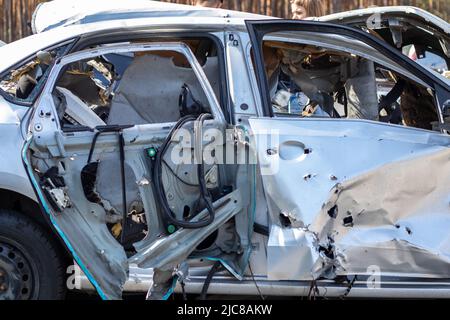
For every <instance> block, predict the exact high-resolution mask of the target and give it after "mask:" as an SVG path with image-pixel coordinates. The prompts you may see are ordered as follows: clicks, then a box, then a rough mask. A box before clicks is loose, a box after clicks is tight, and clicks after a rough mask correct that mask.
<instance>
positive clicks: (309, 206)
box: [250, 119, 450, 280]
mask: <svg viewBox="0 0 450 320" xmlns="http://www.w3.org/2000/svg"><path fill="white" fill-rule="evenodd" d="M250 123H251V126H252V129H253V130H256V131H258V130H261V129H262V128H267V127H270V128H271V129H273V130H277V131H278V132H279V133H280V141H279V142H278V143H277V144H275V145H272V146H270V147H271V148H273V149H275V150H278V152H277V154H276V155H273V156H271V155H267V152H266V150H265V149H261V150H258V154H259V157H263V158H264V161H262V162H263V163H267V166H272V167H275V164H274V163H275V162H279V163H277V164H276V169H277V170H278V171H277V172H276V173H275V174H267V175H265V176H263V180H264V184H265V189H266V194H267V197H268V201H269V204H270V206H269V208H270V212H271V218H272V221H274V226H273V227H272V230H271V235H270V238H269V244H268V256H269V257H268V268H269V270H268V276H269V278H270V279H274V280H288V279H292V278H295V279H297V280H306V279H317V278H319V277H322V276H325V277H327V278H334V277H336V276H337V275H344V274H365V273H368V272H369V270H370V268H369V267H371V266H373V265H375V266H378V268H379V269H380V272H381V274H382V275H384V276H405V275H408V276H411V277H435V278H439V277H444V278H447V277H449V273H448V270H449V268H448V263H449V257H448V252H449V250H448V248H447V244H448V235H447V232H446V231H445V230H447V228H448V227H449V223H450V206H449V200H450V199H449V193H448V182H449V181H450V177H449V174H450V168H449V159H450V158H449V156H450V148H449V147H450V139H449V137H448V136H447V135H441V134H434V133H431V134H430V133H429V132H425V131H422V130H415V129H405V128H397V127H394V126H389V125H380V124H378V123H371V122H359V121H354V122H353V121H333V120H282V121H280V120H264V119H251V120H250ZM264 138H267V137H261V139H264ZM305 149H308V150H310V152H309V153H308V154H305V152H304V150H305ZM294 186H295V187H294ZM280 215H285V216H286V217H287V218H288V219H289V226H285V227H283V226H281V225H280V224H279V221H280V217H279V216H280ZM431 230H432V231H431ZM439 230H440V231H439ZM298 256H302V257H304V259H297V257H298ZM431 261H432V262H431ZM286 265H290V266H293V265H295V266H296V267H292V268H289V269H286V268H285V267H284V266H286ZM406 270H408V271H406Z"/></svg>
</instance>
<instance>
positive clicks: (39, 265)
mask: <svg viewBox="0 0 450 320" xmlns="http://www.w3.org/2000/svg"><path fill="white" fill-rule="evenodd" d="M64 271H65V270H64V263H63V260H62V259H61V255H60V253H59V251H58V248H57V246H56V245H55V243H54V241H53V240H52V239H51V238H50V237H49V235H48V234H47V233H46V232H45V231H44V230H43V229H42V227H40V226H39V225H38V224H36V223H35V222H33V221H32V220H31V219H30V218H28V217H26V216H24V215H22V214H21V213H18V212H15V211H10V210H2V209H0V300H10V299H17V300H28V299H30V300H60V299H64V297H65V283H64V282H65V272H64Z"/></svg>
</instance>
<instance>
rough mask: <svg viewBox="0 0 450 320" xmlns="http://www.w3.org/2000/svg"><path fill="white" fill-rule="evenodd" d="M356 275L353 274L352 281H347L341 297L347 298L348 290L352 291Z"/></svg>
mask: <svg viewBox="0 0 450 320" xmlns="http://www.w3.org/2000/svg"><path fill="white" fill-rule="evenodd" d="M357 277H358V276H356V275H355V276H354V277H353V279H352V281H350V282H349V284H348V287H347V289H345V292H344V294H343V295H342V296H341V299H345V298H347V296H348V295H349V294H350V291H352V289H353V285H354V284H355V281H356V279H357Z"/></svg>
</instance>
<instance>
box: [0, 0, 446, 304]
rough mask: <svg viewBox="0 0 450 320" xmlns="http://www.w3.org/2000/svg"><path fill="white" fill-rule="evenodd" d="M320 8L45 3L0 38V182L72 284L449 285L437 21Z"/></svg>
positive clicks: (438, 291) (431, 290)
mask: <svg viewBox="0 0 450 320" xmlns="http://www.w3.org/2000/svg"><path fill="white" fill-rule="evenodd" d="M68 6H69V7H70V10H69V7H68ZM62 9H64V10H62ZM55 13H58V15H55ZM374 15H375V17H377V18H376V20H375V22H376V23H375V24H371V25H370V24H369V25H368V24H367V19H369V18H371V17H373V16H374ZM49 17H51V19H49ZM378 18H379V19H378ZM320 20H322V21H290V20H281V19H273V18H270V17H264V16H258V15H252V14H246V13H237V12H232V11H227V10H212V9H197V8H194V7H190V6H182V5H176V4H162V3H158V2H154V1H135V3H134V4H133V7H130V6H129V4H127V6H126V7H124V5H123V4H122V2H120V1H109V2H108V3H102V4H101V5H99V4H98V3H97V2H95V3H90V1H77V2H75V3H70V4H68V3H67V2H65V1H52V2H48V3H44V4H42V5H40V6H39V7H38V9H37V10H36V12H35V15H34V19H33V30H34V32H35V33H36V34H35V35H33V36H32V37H30V38H26V39H23V40H20V41H18V42H16V43H12V44H9V45H6V46H4V47H2V48H0V54H2V55H3V54H4V55H5V59H3V60H2V61H1V62H0V93H1V98H0V122H1V124H0V126H1V128H2V129H0V130H5V131H6V130H9V132H10V133H9V136H8V137H9V138H8V141H10V142H11V143H10V144H8V149H9V150H2V151H0V152H1V154H2V157H4V158H5V161H4V162H3V163H1V164H0V177H2V176H4V177H9V179H6V178H5V179H4V180H2V181H4V182H3V184H4V185H3V186H2V188H5V189H8V190H14V191H15V192H22V193H24V194H26V196H27V197H28V198H30V199H33V201H35V202H38V203H39V205H40V207H41V210H42V213H43V215H44V216H45V218H46V219H48V221H49V223H50V225H51V228H52V231H53V233H54V234H55V235H56V236H57V237H58V238H59V239H60V240H61V241H62V243H63V244H64V246H65V247H66V248H67V249H68V250H69V251H70V254H71V256H72V258H73V259H74V260H75V262H76V264H77V265H78V266H79V267H80V268H81V270H82V271H83V273H82V275H79V278H80V279H82V285H81V287H80V288H78V289H83V290H84V289H92V288H94V289H95V290H96V291H97V292H98V293H99V295H100V296H101V297H102V298H104V299H120V298H121V297H122V294H123V292H124V291H148V295H147V298H148V299H167V298H168V297H169V296H170V295H171V294H172V293H173V292H177V291H178V292H179V291H183V290H184V291H185V292H189V293H204V294H206V291H208V290H209V292H211V293H215V294H233V295H238V294H243V295H257V294H263V295H285V296H287V295H322V296H327V297H328V296H333V297H337V296H362V297H449V296H450V280H449V279H450V271H449V270H450V268H449V263H450V242H449V241H450V240H449V236H448V232H446V230H447V229H448V228H450V192H449V182H450V135H449V133H450V128H449V121H450V82H449V80H448V79H447V78H446V77H445V73H446V72H447V71H449V66H450V55H449V53H448V48H449V43H450V42H449V41H450V35H449V26H448V23H446V22H444V21H442V20H440V19H438V18H436V17H434V16H431V15H430V14H428V13H425V12H423V11H420V10H419V9H415V8H410V7H395V8H393V9H386V8H378V9H372V8H371V9H367V10H362V11H355V12H349V13H343V14H340V15H331V16H327V17H323V18H321V19H320ZM369 20H370V19H369ZM369 22H370V21H369ZM419 22H420V27H417V25H418V24H419ZM423 33H427V34H430V35H432V36H433V37H431V36H430V37H429V38H427V39H425V40H424V39H423ZM25 48H28V49H27V50H25ZM16 52H17V55H15V56H13V55H12V54H13V53H16ZM413 57H414V59H413ZM430 57H432V61H433V62H432V66H431V67H430V65H429V60H427V61H423V60H422V58H423V59H430ZM421 60H422V61H421ZM436 61H438V62H436ZM12 131H14V134H13V136H11V135H12V133H11V132H12ZM2 132H3V131H2ZM5 151H6V153H5ZM19 161H20V168H19V169H13V163H15V162H19ZM22 162H23V165H22ZM15 167H17V165H15ZM7 174H8V175H7ZM211 277H212V280H211ZM207 279H209V280H207ZM206 280H207V281H206ZM255 284H256V285H255Z"/></svg>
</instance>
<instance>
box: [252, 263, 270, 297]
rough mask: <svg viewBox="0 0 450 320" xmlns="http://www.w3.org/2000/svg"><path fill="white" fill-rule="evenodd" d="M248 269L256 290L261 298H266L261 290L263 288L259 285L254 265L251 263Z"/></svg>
mask: <svg viewBox="0 0 450 320" xmlns="http://www.w3.org/2000/svg"><path fill="white" fill-rule="evenodd" d="M248 269H249V270H250V275H251V276H252V280H253V283H254V284H255V287H256V290H257V291H258V294H259V296H260V298H261V300H266V298H265V297H264V296H263V294H262V292H261V289H260V288H259V286H258V283H257V282H256V280H255V275H254V274H253V270H252V266H251V265H250V264H249V265H248Z"/></svg>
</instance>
